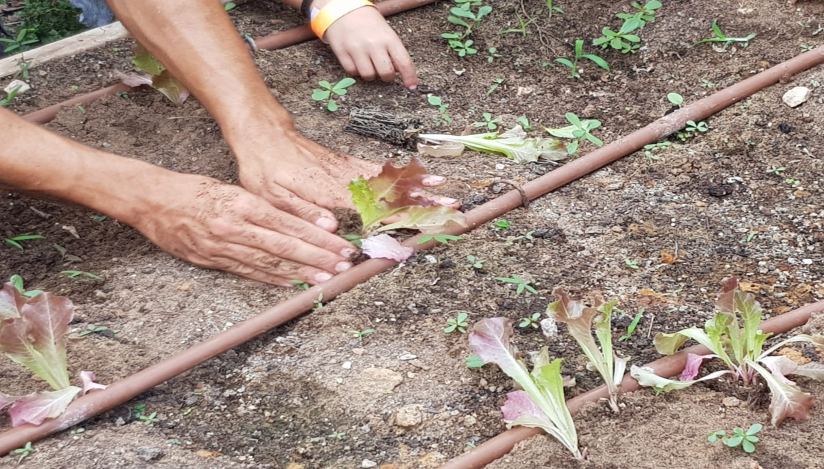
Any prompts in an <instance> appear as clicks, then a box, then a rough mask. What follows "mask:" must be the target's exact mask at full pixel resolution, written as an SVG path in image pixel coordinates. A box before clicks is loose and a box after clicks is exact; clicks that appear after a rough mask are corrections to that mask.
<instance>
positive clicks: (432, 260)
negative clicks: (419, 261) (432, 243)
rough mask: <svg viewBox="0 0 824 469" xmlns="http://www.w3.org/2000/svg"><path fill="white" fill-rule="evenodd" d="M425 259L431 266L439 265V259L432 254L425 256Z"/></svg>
mask: <svg viewBox="0 0 824 469" xmlns="http://www.w3.org/2000/svg"><path fill="white" fill-rule="evenodd" d="M424 258H425V259H426V260H427V261H429V263H430V264H437V263H438V258H437V257H435V256H433V255H432V254H427V255H425V256H424Z"/></svg>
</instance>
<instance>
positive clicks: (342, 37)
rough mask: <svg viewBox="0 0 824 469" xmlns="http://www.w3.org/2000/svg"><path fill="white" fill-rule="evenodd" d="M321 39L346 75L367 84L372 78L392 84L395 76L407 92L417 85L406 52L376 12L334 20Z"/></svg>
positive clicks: (361, 10)
mask: <svg viewBox="0 0 824 469" xmlns="http://www.w3.org/2000/svg"><path fill="white" fill-rule="evenodd" d="M317 3H320V2H317ZM324 39H325V40H326V41H327V42H328V43H329V45H330V46H331V47H332V51H334V52H335V55H337V56H338V60H339V61H340V63H341V65H342V66H343V68H344V69H345V70H346V72H347V73H348V74H350V75H352V76H360V77H361V78H363V79H364V80H368V81H371V80H374V79H375V78H376V77H380V78H381V80H383V81H394V80H395V74H397V73H399V74H400V75H401V80H403V84H404V86H406V87H407V88H409V89H415V88H416V87H417V86H418V76H417V74H416V72H415V66H414V65H413V64H412V58H411V57H409V52H407V51H406V47H404V45H403V43H402V42H401V39H400V38H399V37H398V35H397V34H395V31H393V30H392V27H390V26H389V24H387V23H386V20H385V19H384V18H383V16H381V14H380V13H379V12H378V11H377V10H376V9H374V8H371V7H369V8H358V9H357V10H355V11H353V12H351V13H349V14H348V15H346V16H344V17H342V18H341V19H339V20H337V21H335V23H333V24H332V25H331V26H330V27H329V29H327V30H326V34H324Z"/></svg>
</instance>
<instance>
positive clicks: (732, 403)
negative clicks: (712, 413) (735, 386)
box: [721, 396, 741, 407]
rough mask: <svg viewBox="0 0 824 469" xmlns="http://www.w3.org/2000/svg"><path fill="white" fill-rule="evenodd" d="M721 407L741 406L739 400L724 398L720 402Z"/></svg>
mask: <svg viewBox="0 0 824 469" xmlns="http://www.w3.org/2000/svg"><path fill="white" fill-rule="evenodd" d="M721 405H723V406H724V407H738V406H739V405H741V400H740V399H738V398H737V397H732V396H730V397H725V398H724V400H722V401H721Z"/></svg>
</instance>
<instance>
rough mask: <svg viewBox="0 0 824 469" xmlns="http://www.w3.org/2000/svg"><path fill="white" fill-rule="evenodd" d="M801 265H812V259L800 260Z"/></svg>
mask: <svg viewBox="0 0 824 469" xmlns="http://www.w3.org/2000/svg"><path fill="white" fill-rule="evenodd" d="M801 263H802V264H806V265H812V263H813V260H812V259H801Z"/></svg>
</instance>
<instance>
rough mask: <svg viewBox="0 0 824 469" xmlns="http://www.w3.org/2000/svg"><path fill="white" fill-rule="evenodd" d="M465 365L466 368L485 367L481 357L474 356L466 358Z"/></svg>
mask: <svg viewBox="0 0 824 469" xmlns="http://www.w3.org/2000/svg"><path fill="white" fill-rule="evenodd" d="M465 363H466V367H467V368H480V367H482V366H484V365H485V363H484V361H483V360H481V357H479V356H477V355H475V354H472V355H470V356H468V357H466V362H465Z"/></svg>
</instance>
